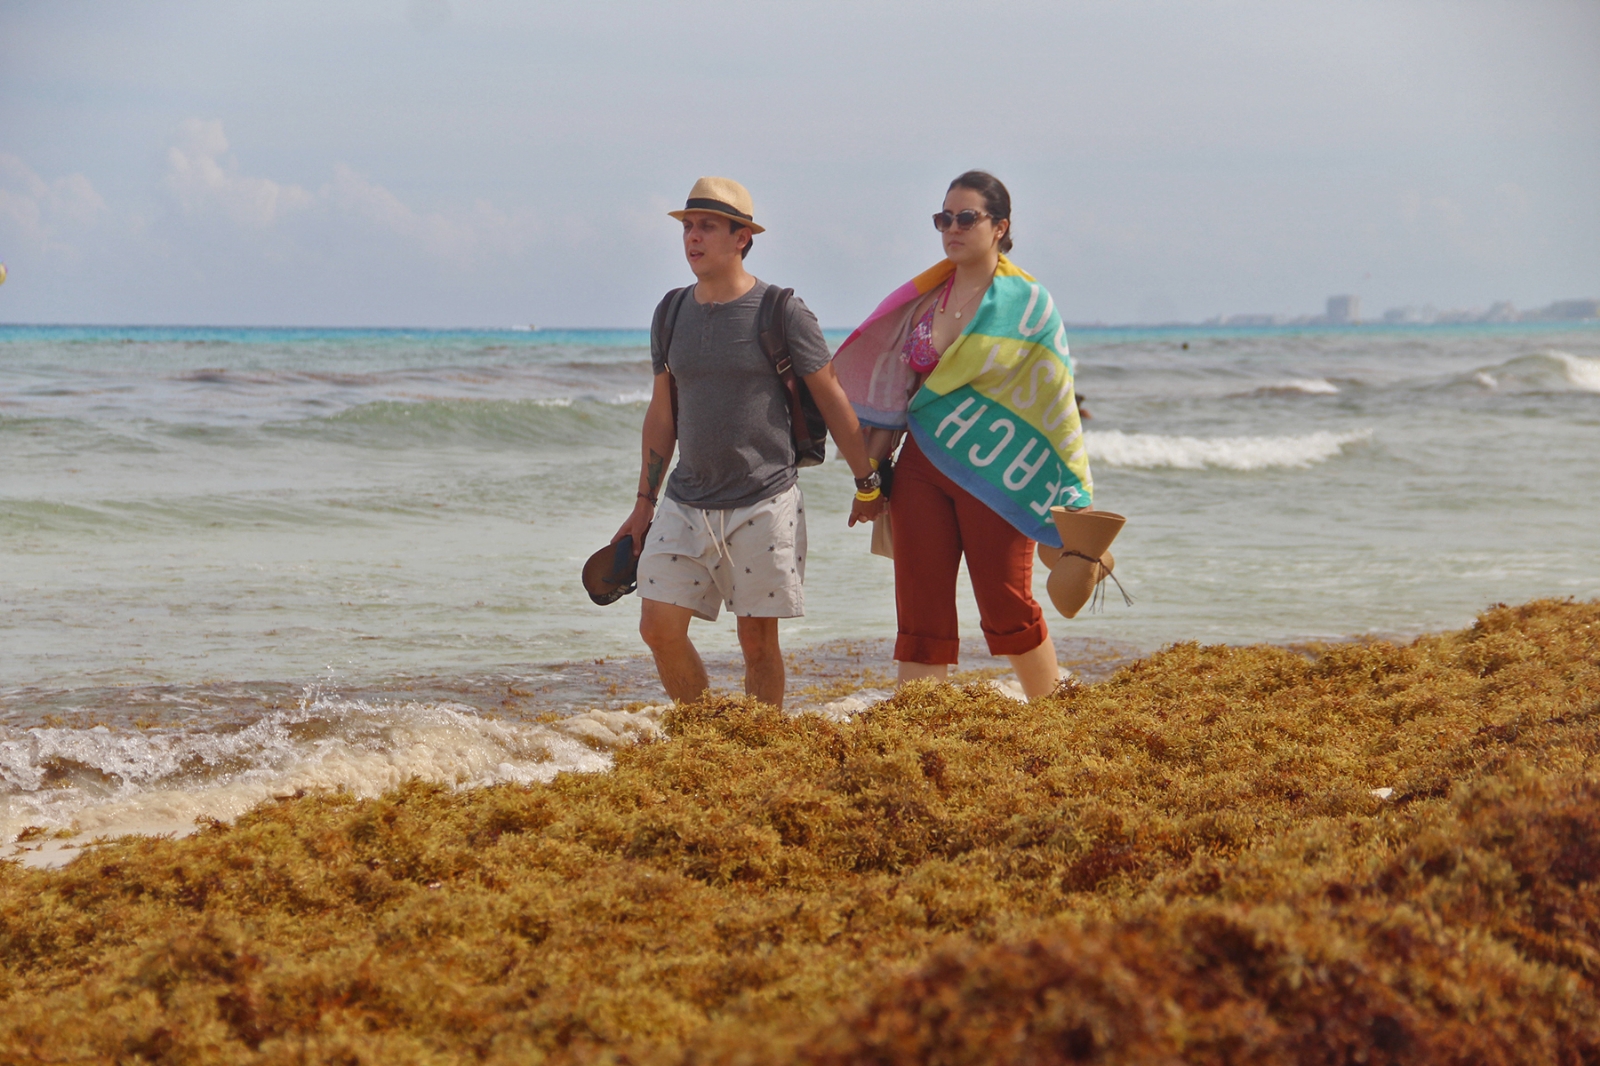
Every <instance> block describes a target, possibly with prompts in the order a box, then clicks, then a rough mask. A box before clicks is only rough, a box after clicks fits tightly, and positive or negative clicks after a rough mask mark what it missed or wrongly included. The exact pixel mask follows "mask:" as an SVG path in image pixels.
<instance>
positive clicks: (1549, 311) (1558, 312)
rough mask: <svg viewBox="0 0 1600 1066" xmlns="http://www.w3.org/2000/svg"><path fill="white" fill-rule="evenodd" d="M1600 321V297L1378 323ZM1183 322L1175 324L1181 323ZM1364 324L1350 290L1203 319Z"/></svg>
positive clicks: (1243, 323) (1397, 315) (1392, 315)
mask: <svg viewBox="0 0 1600 1066" xmlns="http://www.w3.org/2000/svg"><path fill="white" fill-rule="evenodd" d="M1596 320H1600V300H1557V301H1555V302H1554V303H1552V304H1548V305H1546V306H1545V307H1541V308H1538V309H1537V310H1530V311H1518V310H1517V309H1516V307H1515V306H1513V305H1512V303H1511V301H1510V300H1499V301H1497V302H1495V303H1493V304H1490V305H1489V306H1488V307H1487V308H1483V309H1479V310H1471V311H1455V310H1452V311H1441V310H1439V309H1438V308H1436V307H1433V306H1432V305H1431V304H1429V305H1424V306H1422V307H1391V308H1390V309H1389V310H1387V311H1385V312H1384V313H1383V316H1382V318H1380V319H1379V320H1377V323H1378V324H1382V325H1386V326H1435V325H1458V324H1462V325H1464V324H1470V323H1479V322H1593V321H1596ZM1181 324H1182V323H1176V322H1175V323H1172V325H1181ZM1360 324H1362V318H1361V297H1359V296H1356V295H1354V294H1350V293H1346V294H1341V295H1338V296H1330V297H1328V302H1327V305H1326V310H1325V311H1324V313H1322V314H1320V315H1276V314H1238V315H1217V316H1216V317H1214V318H1208V319H1205V320H1204V321H1202V322H1200V323H1199V325H1202V326H1225V327H1231V328H1240V327H1245V328H1248V327H1251V326H1355V325H1360Z"/></svg>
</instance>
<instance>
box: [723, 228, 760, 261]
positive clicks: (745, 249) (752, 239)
mask: <svg viewBox="0 0 1600 1066" xmlns="http://www.w3.org/2000/svg"><path fill="white" fill-rule="evenodd" d="M749 228H750V227H749V226H746V225H745V224H744V223H743V222H740V221H739V220H738V219H733V218H730V219H728V232H729V233H732V234H735V235H737V234H738V232H739V231H740V230H742V229H749ZM755 243H756V235H755V234H754V233H751V234H750V239H749V240H747V241H745V242H744V247H743V248H740V249H739V258H740V259H743V258H744V257H745V256H747V255H749V254H750V249H751V248H752V247H754V246H755Z"/></svg>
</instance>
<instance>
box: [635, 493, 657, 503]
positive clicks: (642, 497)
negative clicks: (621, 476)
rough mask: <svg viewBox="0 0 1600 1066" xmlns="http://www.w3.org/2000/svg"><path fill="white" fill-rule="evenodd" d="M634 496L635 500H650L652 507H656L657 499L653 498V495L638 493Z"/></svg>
mask: <svg viewBox="0 0 1600 1066" xmlns="http://www.w3.org/2000/svg"><path fill="white" fill-rule="evenodd" d="M633 495H634V498H635V499H639V500H649V501H650V504H651V506H654V505H655V502H656V498H655V497H654V496H651V495H649V494H648V493H643V492H636V493H634V494H633Z"/></svg>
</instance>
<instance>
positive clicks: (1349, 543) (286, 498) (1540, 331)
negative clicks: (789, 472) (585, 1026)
mask: <svg viewBox="0 0 1600 1066" xmlns="http://www.w3.org/2000/svg"><path fill="white" fill-rule="evenodd" d="M830 338H831V340H832V341H833V342H834V343H835V344H837V343H838V341H840V340H842V338H843V334H842V333H839V334H831V335H830ZM1071 340H1072V344H1073V351H1074V355H1075V358H1076V361H1077V365H1078V381H1079V388H1080V391H1081V392H1082V393H1083V394H1084V395H1085V397H1086V399H1085V403H1086V405H1087V407H1088V408H1089V410H1090V411H1091V412H1092V414H1093V418H1092V419H1091V420H1090V421H1089V422H1088V423H1087V424H1086V426H1087V430H1088V433H1087V439H1088V447H1089V453H1090V459H1091V463H1092V464H1093V468H1094V472H1095V478H1096V493H1095V502H1096V504H1097V506H1099V507H1101V508H1103V509H1109V510H1114V511H1118V512H1121V513H1123V514H1126V515H1127V516H1128V517H1129V522H1128V525H1127V527H1126V529H1125V531H1124V532H1123V534H1122V535H1121V537H1120V538H1119V540H1118V542H1117V544H1116V548H1115V550H1116V555H1117V559H1118V567H1117V573H1118V576H1119V577H1120V578H1121V580H1122V583H1123V585H1124V587H1125V588H1126V589H1127V591H1128V592H1129V593H1130V594H1131V595H1132V597H1133V598H1134V601H1135V602H1134V604H1133V606H1131V607H1128V606H1125V605H1124V604H1123V603H1122V602H1121V600H1120V599H1119V598H1117V597H1116V596H1112V597H1110V602H1109V604H1108V605H1107V606H1106V607H1105V609H1104V610H1103V611H1102V612H1100V613H1094V614H1085V615H1082V616H1080V617H1079V618H1077V619H1074V620H1070V621H1069V620H1065V619H1053V620H1052V621H1051V628H1052V633H1053V635H1054V636H1055V637H1056V638H1057V646H1058V649H1059V651H1060V653H1061V656H1062V658H1063V660H1064V661H1066V662H1068V663H1070V664H1073V665H1075V666H1076V667H1077V668H1078V669H1079V670H1080V671H1081V672H1084V673H1086V674H1087V675H1089V676H1091V677H1092V676H1096V674H1097V672H1103V671H1104V670H1105V669H1108V668H1109V667H1110V666H1112V665H1114V664H1115V663H1116V662H1118V661H1121V660H1123V659H1124V658H1126V657H1127V656H1128V655H1132V654H1137V653H1138V652H1141V651H1148V650H1153V649H1155V648H1158V647H1160V646H1162V645H1163V644H1166V643H1169V642H1172V641H1181V640H1198V641H1202V642H1208V643H1210V642H1230V643H1242V642H1255V641H1269V642H1280V643H1296V642H1305V641H1319V640H1338V639H1344V638H1348V637H1352V636H1356V635H1360V634H1380V635H1386V636H1400V637H1405V636H1411V635H1414V634H1417V633H1421V632H1425V631H1429V630H1434V629H1440V628H1446V627H1454V626H1460V625H1463V624H1466V623H1467V622H1468V621H1470V619H1471V617H1472V615H1473V614H1474V612H1476V611H1477V610H1479V609H1481V608H1482V607H1484V606H1486V605H1488V604H1491V603H1494V602H1497V601H1503V602H1515V601H1521V600H1526V599H1529V598H1532V597H1535V596H1574V597H1578V598H1581V599H1588V598H1593V597H1596V596H1600V502H1597V499H1600V493H1597V485H1600V328H1595V327H1592V326H1570V327H1565V328H1557V327H1532V326H1526V325H1523V326H1475V327H1409V328H1402V329H1391V330H1383V329H1377V328H1371V327H1367V328H1349V329H1302V330H1243V331H1219V330H1203V329H1191V330H1176V329H1174V330H1146V331H1139V330H1082V331H1077V332H1074V333H1073V334H1072V335H1071ZM649 386H650V370H649V360H648V351H647V338H646V336H645V334H644V333H643V332H640V331H613V332H599V331H584V332H504V333H501V332H474V331H462V332H436V331H390V330H315V329H306V330H284V329H261V330H246V329H199V328H170V329H151V328H68V327H20V326H0V842H3V841H11V840H14V839H15V838H17V837H18V835H19V834H22V835H23V836H24V837H26V838H27V839H26V840H25V841H24V842H23V843H22V844H18V845H13V847H16V848H41V849H42V850H41V851H39V852H32V851H30V852H27V853H26V854H27V856H29V857H31V858H32V859H34V860H37V859H39V858H41V857H42V856H47V855H52V854H53V855H55V856H56V857H57V859H59V858H60V857H61V856H62V855H64V854H70V851H68V852H62V851H60V850H59V849H61V848H68V849H70V848H71V847H72V846H73V845H75V844H77V843H80V842H82V841H83V840H86V839H91V838H93V837H94V836H96V835H98V834H102V833H115V832H121V831H127V830H130V829H137V830H144V831H182V830H183V829H185V828H186V827H187V826H188V825H190V824H191V823H192V822H193V820H194V819H195V818H196V817H224V818H225V817H231V816H233V815H236V814H237V813H239V812H240V811H242V810H244V809H247V808H248V807H249V806H250V805H252V804H254V803H256V802H260V801H261V800H263V799H266V798H270V797H271V796H274V795H283V794H289V793H293V792H295V791H297V790H299V789H304V788H316V787H344V788H348V789H352V790H355V791H358V792H364V793H370V792H375V791H378V790H381V789H382V788H385V787H389V786H390V785H392V784H394V783H396V782H398V781H399V780H402V779H404V778H405V777H408V776H424V777H429V778H432V779H436V780H443V781H449V782H454V783H458V784H464V785H465V784H474V783H483V782H492V781H529V780H537V779H544V778H547V777H549V776H551V775H553V774H554V773H556V772H559V771H561V770H583V769H598V768H601V767H603V766H605V765H608V763H609V758H610V756H609V752H610V751H611V750H612V749H613V748H615V747H616V745H618V744H622V743H629V742H631V741H632V740H633V739H634V738H636V737H638V736H646V735H651V734H653V733H654V731H655V729H656V721H657V716H658V715H659V709H658V706H656V705H659V703H660V702H662V700H663V696H662V694H661V691H660V688H659V686H658V685H657V684H656V682H655V679H654V674H653V672H652V670H651V669H650V665H649V662H648V660H647V658H645V656H644V649H643V647H642V645H641V644H640V642H639V639H638V636H637V632H636V626H637V608H636V604H635V601H633V600H631V599H629V600H624V601H622V602H620V603H618V604H615V605H613V606H610V607H605V608H602V607H596V606H594V605H593V604H591V603H590V602H589V601H588V599H587V597H586V596H585V595H584V594H583V592H582V590H581V588H580V587H579V584H578V581H577V573H578V569H579V566H580V565H581V563H582V561H583V559H584V558H585V557H586V556H587V555H588V554H589V553H590V552H592V551H593V550H595V549H596V548H598V547H600V546H601V545H603V544H604V543H606V542H607V541H608V540H609V538H610V536H611V535H612V533H613V531H614V530H615V529H616V527H617V526H618V525H619V524H620V522H621V521H622V519H623V518H624V517H625V515H626V514H627V511H628V509H629V507H630V506H631V504H632V499H633V491H634V483H635V479H636V477H637V471H638V431H639V427H640V424H641V420H642V417H643V412H644V401H645V398H646V397H647V395H648V390H649ZM801 483H802V486H803V490H804V492H805V493H806V497H807V500H808V503H809V504H810V507H809V519H810V539H811V546H812V547H811V557H810V559H809V560H808V573H807V578H808V580H807V600H808V615H807V617H806V618H804V619H800V620H796V621H793V622H786V623H785V624H784V627H783V631H782V632H783V639H784V642H785V646H786V650H788V651H789V652H790V653H791V656H792V659H791V685H790V691H791V701H792V702H793V703H795V704H797V705H807V704H808V703H809V704H811V705H819V704H822V703H826V702H827V701H828V700H830V699H834V698H836V697H838V696H839V694H840V693H841V692H843V691H845V690H847V689H849V688H851V687H852V686H854V687H857V688H866V689H868V690H869V694H870V691H871V690H872V689H873V687H874V686H881V685H882V684H884V679H885V676H886V672H887V671H888V670H890V669H892V664H891V663H890V662H889V661H888V655H889V638H890V637H892V634H893V630H894V605H893V604H894V601H893V579H892V573H891V569H890V564H889V563H888V562H887V561H886V560H883V559H880V558H877V557H875V556H872V555H871V554H870V553H869V552H868V547H867V544H868V534H867V533H866V531H864V530H849V529H846V528H845V515H846V513H847V508H848V501H849V499H850V494H851V491H852V486H851V484H850V479H849V473H848V470H847V469H846V468H845V467H844V466H843V464H841V463H828V464H826V465H824V466H822V467H819V468H815V469H811V470H807V471H804V472H803V473H802V475H801ZM1039 592H1040V596H1041V599H1043V581H1042V574H1041V575H1040V579H1039ZM963 595H964V599H963V603H962V613H963V624H964V633H965V634H966V635H967V636H968V637H970V638H972V639H970V640H968V641H967V642H966V645H965V647H966V648H967V651H965V652H964V656H965V658H964V662H963V665H964V666H975V667H993V666H996V665H997V664H996V662H995V661H994V660H991V659H989V658H988V657H987V655H986V654H985V653H984V652H983V650H982V643H981V640H979V639H977V638H978V636H979V632H978V628H977V617H976V609H975V608H974V607H973V606H972V601H971V599H970V593H965V592H964V593H963ZM695 635H696V639H697V641H698V642H699V644H700V645H701V647H702V650H703V651H704V652H705V653H706V655H707V658H708V660H710V662H711V665H712V667H713V671H714V673H715V674H716V675H717V677H718V679H719V680H720V681H722V682H723V683H725V684H727V685H728V686H729V687H735V686H736V678H737V676H738V672H739V668H738V662H737V646H736V642H735V640H734V636H733V628H732V624H731V622H728V621H727V620H726V619H724V621H723V622H722V623H719V624H715V625H702V624H696V626H695ZM29 827H38V828H35V829H30V828H29ZM74 827H76V829H77V830H78V835H77V836H76V837H72V838H66V837H63V838H61V841H64V843H62V842H57V843H55V844H50V845H48V846H47V845H46V844H43V843H41V842H42V841H47V840H48V839H50V834H52V833H54V832H55V831H57V830H68V831H70V830H71V829H72V828H74ZM51 849H55V850H53V851H52V850H51Z"/></svg>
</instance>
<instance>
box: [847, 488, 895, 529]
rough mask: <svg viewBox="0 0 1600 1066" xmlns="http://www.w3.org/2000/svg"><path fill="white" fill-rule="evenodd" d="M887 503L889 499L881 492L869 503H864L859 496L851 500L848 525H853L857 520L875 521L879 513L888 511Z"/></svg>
mask: <svg viewBox="0 0 1600 1066" xmlns="http://www.w3.org/2000/svg"><path fill="white" fill-rule="evenodd" d="M888 505H889V499H888V497H886V496H884V495H883V494H882V493H880V494H879V495H878V498H877V499H875V500H873V501H871V502H870V503H865V502H863V501H862V500H860V499H859V498H858V499H855V500H852V501H851V503H850V525H852V526H853V525H855V524H856V523H857V522H876V521H877V520H878V516H879V515H883V514H887V513H888V510H887V508H888Z"/></svg>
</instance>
